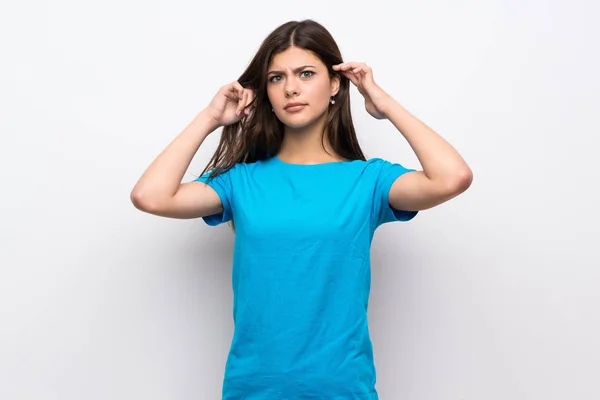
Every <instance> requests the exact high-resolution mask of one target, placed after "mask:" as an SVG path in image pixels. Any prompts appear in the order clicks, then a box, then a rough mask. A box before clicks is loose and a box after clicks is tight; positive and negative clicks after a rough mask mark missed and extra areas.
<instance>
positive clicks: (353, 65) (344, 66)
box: [340, 62, 366, 71]
mask: <svg viewBox="0 0 600 400" xmlns="http://www.w3.org/2000/svg"><path fill="white" fill-rule="evenodd" d="M363 66H366V64H365V63H361V62H346V63H342V64H340V69H341V70H342V71H348V70H350V69H354V68H358V67H363Z"/></svg>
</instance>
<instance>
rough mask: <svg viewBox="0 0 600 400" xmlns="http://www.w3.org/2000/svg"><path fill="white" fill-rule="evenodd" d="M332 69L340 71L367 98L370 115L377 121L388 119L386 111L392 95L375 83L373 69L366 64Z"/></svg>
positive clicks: (348, 63)
mask: <svg viewBox="0 0 600 400" xmlns="http://www.w3.org/2000/svg"><path fill="white" fill-rule="evenodd" d="M332 68H333V70H334V71H340V72H341V73H342V74H343V75H344V76H345V77H346V78H348V79H349V80H350V82H352V83H353V84H354V86H356V88H357V89H358V91H359V93H360V94H361V95H362V96H363V97H364V98H365V108H366V109H367V112H368V113H369V114H371V115H372V116H373V117H374V118H377V119H384V118H387V117H386V115H385V111H384V109H385V105H386V104H387V103H388V102H389V101H390V95H388V94H387V93H386V92H385V91H384V90H383V89H381V88H380V87H379V86H378V85H377V84H376V83H375V81H374V80H373V71H372V70H371V67H369V66H368V65H367V64H365V63H359V62H346V63H342V64H337V65H334V66H333V67H332Z"/></svg>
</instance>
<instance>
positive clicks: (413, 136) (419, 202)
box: [381, 96, 473, 211]
mask: <svg viewBox="0 0 600 400" xmlns="http://www.w3.org/2000/svg"><path fill="white" fill-rule="evenodd" d="M381 110H382V112H383V114H384V115H385V116H386V118H387V119H389V120H390V121H391V122H392V124H393V125H394V126H395V127H396V129H398V131H399V132H400V133H401V134H402V135H403V136H404V138H406V141H407V142H408V144H409V145H410V147H411V148H412V149H413V151H414V152H415V154H416V156H417V158H418V159H419V162H420V163H421V165H422V166H423V171H415V172H408V173H405V174H403V175H401V176H400V177H398V178H397V179H396V180H395V181H394V183H393V184H392V187H391V189H390V194H389V202H390V205H391V206H392V207H393V208H395V209H397V210H411V211H417V210H425V209H428V208H431V207H435V206H437V205H439V204H442V203H444V202H446V201H448V200H450V199H452V198H454V197H456V196H458V195H459V194H461V193H463V192H464V191H465V190H467V189H468V188H469V186H471V182H472V181H473V172H472V171H471V169H470V168H469V166H468V165H467V163H466V162H465V160H463V158H462V157H461V155H460V154H459V153H458V152H457V151H456V150H455V149H454V148H453V147H452V145H450V143H448V142H447V141H446V140H444V138H442V137H441V136H440V135H438V134H437V133H436V132H435V131H434V130H433V129H431V128H429V127H428V126H427V125H425V124H424V123H423V122H421V121H420V120H419V119H418V118H417V117H415V116H413V115H412V114H410V113H409V112H408V111H407V110H406V109H404V107H402V106H401V105H400V104H399V103H398V102H397V101H396V100H394V99H393V98H392V97H391V96H388V99H387V100H386V101H385V102H383V103H382V105H381Z"/></svg>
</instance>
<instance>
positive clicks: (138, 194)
mask: <svg viewBox="0 0 600 400" xmlns="http://www.w3.org/2000/svg"><path fill="white" fill-rule="evenodd" d="M129 200H130V201H131V203H132V204H133V206H134V207H135V208H137V209H138V210H140V211H144V212H147V213H151V214H152V213H153V212H154V210H156V208H157V206H156V200H155V199H154V197H153V196H149V195H148V194H147V193H144V192H142V191H141V190H138V189H133V190H132V191H131V194H130V195H129Z"/></svg>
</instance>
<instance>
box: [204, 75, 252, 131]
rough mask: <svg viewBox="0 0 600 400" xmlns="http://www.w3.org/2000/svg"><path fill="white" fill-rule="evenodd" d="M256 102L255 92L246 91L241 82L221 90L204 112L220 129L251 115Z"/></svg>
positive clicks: (233, 83)
mask: <svg viewBox="0 0 600 400" xmlns="http://www.w3.org/2000/svg"><path fill="white" fill-rule="evenodd" d="M253 101H254V91H252V90H251V89H244V88H243V87H242V85H240V83H239V82H232V83H229V84H227V85H225V86H223V87H221V88H220V89H219V91H218V92H217V94H216V95H215V97H214V98H213V99H212V100H211V102H210V104H209V105H208V106H207V107H206V109H205V110H204V111H205V112H207V113H208V115H209V116H210V117H211V118H212V119H213V120H214V121H215V123H216V124H218V126H219V127H221V126H227V125H231V124H234V123H236V122H238V121H239V120H240V119H242V117H243V116H244V115H248V114H250V111H251V109H252V106H249V105H250V104H251V103H252V102H253Z"/></svg>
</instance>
